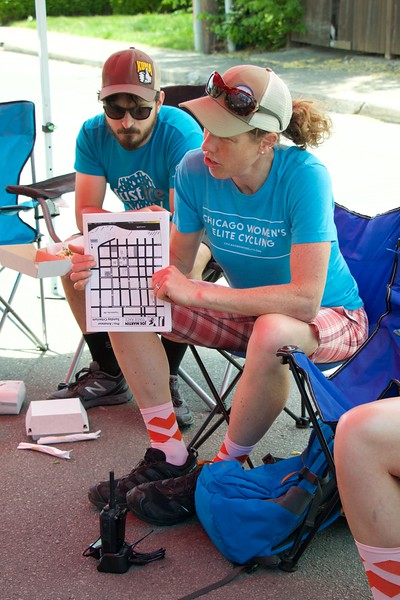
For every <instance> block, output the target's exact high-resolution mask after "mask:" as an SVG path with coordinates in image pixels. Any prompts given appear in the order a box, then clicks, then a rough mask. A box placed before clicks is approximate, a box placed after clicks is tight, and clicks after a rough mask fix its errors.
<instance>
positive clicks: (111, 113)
mask: <svg viewBox="0 0 400 600" xmlns="http://www.w3.org/2000/svg"><path fill="white" fill-rule="evenodd" d="M103 108H104V112H105V113H106V115H107V117H109V118H110V119H119V120H120V119H123V118H124V117H125V115H126V113H127V112H128V113H129V114H130V115H131V117H132V119H135V120H136V121H145V120H146V119H148V118H149V116H150V113H151V111H152V110H153V108H154V107H153V106H134V107H133V108H124V107H123V106H118V104H110V103H107V102H104V104H103Z"/></svg>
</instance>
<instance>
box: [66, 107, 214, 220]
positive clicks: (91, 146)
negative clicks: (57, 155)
mask: <svg viewBox="0 0 400 600" xmlns="http://www.w3.org/2000/svg"><path fill="white" fill-rule="evenodd" d="M202 141H203V134H202V131H201V129H200V127H199V125H198V124H197V123H196V121H195V120H194V119H193V118H192V117H191V116H190V115H188V114H187V113H185V112H184V111H183V110H180V109H179V108H175V107H171V106H162V107H161V110H160V112H159V114H158V118H157V122H156V125H155V127H154V130H153V132H152V135H151V137H150V139H149V140H148V141H147V143H146V144H145V145H144V146H142V147H141V148H138V149H136V150H125V149H124V148H122V146H121V145H120V144H119V143H118V140H116V139H115V137H114V136H113V135H112V133H111V132H110V130H109V128H108V126H107V123H106V121H105V117H104V114H100V115H97V116H95V117H93V118H92V119H89V120H88V121H86V122H85V123H84V124H83V126H82V128H81V130H80V132H79V134H78V138H77V143H76V155H75V170H76V171H78V172H79V173H84V174H86V175H98V176H104V177H105V178H106V180H107V182H108V183H109V185H110V188H111V190H112V191H113V192H114V193H115V194H116V196H117V197H118V198H119V199H120V200H121V202H123V204H124V206H125V210H132V209H134V210H137V209H140V208H144V207H145V206H150V205H151V204H158V205H160V206H162V207H163V208H165V209H167V210H169V208H170V207H169V190H170V189H172V188H173V187H174V176H175V170H176V166H177V165H178V163H179V162H180V161H181V159H182V158H183V156H184V155H185V154H186V152H187V151H188V150H193V149H194V148H198V147H199V146H200V145H201V143H202Z"/></svg>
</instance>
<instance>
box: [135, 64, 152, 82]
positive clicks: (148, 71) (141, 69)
mask: <svg viewBox="0 0 400 600" xmlns="http://www.w3.org/2000/svg"><path fill="white" fill-rule="evenodd" d="M136 71H137V74H138V79H139V81H140V83H144V84H151V83H152V81H153V65H152V64H151V63H149V62H144V61H143V60H137V61H136Z"/></svg>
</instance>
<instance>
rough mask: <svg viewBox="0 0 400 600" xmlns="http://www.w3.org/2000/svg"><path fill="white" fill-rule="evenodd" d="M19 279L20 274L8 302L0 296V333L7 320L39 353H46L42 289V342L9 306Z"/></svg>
mask: <svg viewBox="0 0 400 600" xmlns="http://www.w3.org/2000/svg"><path fill="white" fill-rule="evenodd" d="M2 270H3V269H2ZM21 277H22V273H18V275H17V277H16V279H15V282H14V285H13V287H12V290H11V293H10V296H9V298H8V300H6V299H5V298H3V296H0V303H1V304H2V305H3V306H4V308H1V307H0V310H1V312H2V313H3V314H2V317H1V320H0V332H1V331H2V329H3V327H4V324H5V322H6V319H7V318H8V319H9V320H10V321H11V322H12V323H13V325H15V326H16V327H17V328H18V329H19V330H20V331H21V332H22V333H23V334H24V335H25V336H26V337H27V338H28V339H29V340H30V341H31V342H33V343H34V344H35V345H36V346H37V348H38V350H40V351H41V352H46V350H48V344H47V331H46V315H45V309H44V300H43V293H42V289H41V313H42V327H43V333H44V341H43V340H40V339H39V338H38V336H37V335H36V334H35V333H34V332H33V331H32V329H31V328H30V327H29V326H28V325H27V323H25V321H24V320H23V319H21V317H20V316H19V315H18V313H16V312H15V310H14V309H13V307H12V306H11V302H12V301H13V299H14V296H15V294H16V291H17V288H18V286H19V283H20V280H21ZM40 283H41V284H42V280H40Z"/></svg>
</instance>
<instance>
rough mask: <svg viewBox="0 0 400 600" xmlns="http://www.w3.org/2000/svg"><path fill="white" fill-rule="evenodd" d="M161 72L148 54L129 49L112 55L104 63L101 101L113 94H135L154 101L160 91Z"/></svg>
mask: <svg viewBox="0 0 400 600" xmlns="http://www.w3.org/2000/svg"><path fill="white" fill-rule="evenodd" d="M160 86H161V78H160V70H159V68H158V66H157V65H156V63H155V62H154V60H153V59H152V58H150V56H149V55H148V54H146V53H145V52H142V51H141V50H137V49H136V48H129V50H121V51H120V52H115V53H114V54H112V55H111V56H110V57H109V58H108V59H107V60H106V62H105V63H104V66H103V73H102V86H101V91H100V94H99V99H100V100H104V98H107V96H112V95H113V94H134V95H135V96H139V97H140V98H143V99H144V100H147V101H151V100H154V98H155V96H156V93H157V92H159V91H160Z"/></svg>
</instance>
